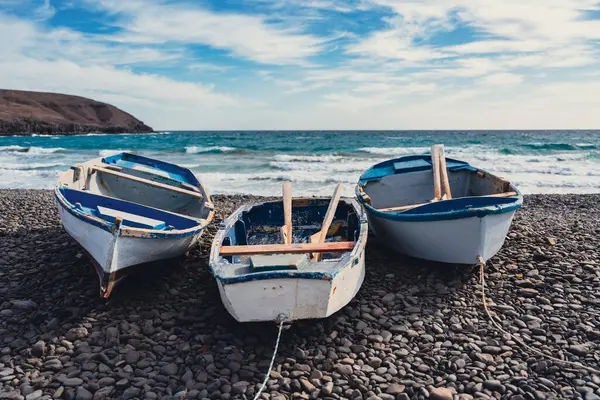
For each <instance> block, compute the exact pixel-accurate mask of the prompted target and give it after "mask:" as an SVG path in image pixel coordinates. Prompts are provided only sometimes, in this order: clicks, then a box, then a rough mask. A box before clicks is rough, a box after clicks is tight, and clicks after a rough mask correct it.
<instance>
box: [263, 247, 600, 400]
mask: <svg viewBox="0 0 600 400" xmlns="http://www.w3.org/2000/svg"><path fill="white" fill-rule="evenodd" d="M477 261H478V263H479V282H480V284H481V301H482V302H483V308H484V309H485V312H486V314H487V316H488V318H489V320H490V321H491V322H492V325H494V327H496V329H498V330H499V331H500V332H502V333H504V334H505V335H508V336H510V337H511V338H512V339H513V340H514V341H515V342H517V343H518V344H520V345H521V346H522V347H523V348H525V349H527V350H529V351H531V352H533V353H535V354H537V355H540V356H542V357H546V358H547V359H549V360H552V361H554V362H556V363H559V364H565V365H569V366H571V367H574V368H577V369H584V370H586V371H588V372H592V373H594V374H599V375H600V370H597V369H595V368H592V367H588V366H587V365H583V364H581V363H578V362H575V361H569V360H561V359H560V358H556V357H553V356H551V355H549V354H546V353H544V352H543V351H541V350H538V349H535V348H533V347H531V346H529V345H528V344H527V343H525V342H524V341H523V340H522V339H521V338H519V337H518V336H515V335H514V334H512V333H510V332H508V331H506V330H505V329H504V328H502V326H501V325H500V324H499V323H498V322H497V321H496V320H495V319H494V317H493V316H492V314H491V313H490V310H489V309H488V305H487V300H486V297H485V272H484V270H485V266H486V263H485V261H484V260H483V258H482V257H481V256H477ZM255 400H256V399H255Z"/></svg>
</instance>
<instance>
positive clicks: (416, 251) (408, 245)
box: [367, 211, 515, 264]
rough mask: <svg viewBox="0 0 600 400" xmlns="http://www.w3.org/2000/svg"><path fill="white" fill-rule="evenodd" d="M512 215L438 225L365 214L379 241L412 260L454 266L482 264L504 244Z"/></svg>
mask: <svg viewBox="0 0 600 400" xmlns="http://www.w3.org/2000/svg"><path fill="white" fill-rule="evenodd" d="M514 214H515V212H514V211H511V212H506V213H502V214H490V215H486V216H484V217H481V218H479V217H470V218H461V219H452V220H438V221H397V220H391V219H384V218H381V217H378V216H375V215H373V214H372V213H370V212H368V211H367V215H368V219H369V226H370V227H371V229H372V230H373V232H374V233H375V235H376V236H377V238H378V240H379V241H380V242H382V243H384V244H386V245H388V246H389V247H391V248H392V249H393V250H395V251H398V252H400V253H403V254H406V255H409V256H411V257H415V258H420V259H425V260H431V261H437V262H444V263H453V264H475V263H476V262H477V256H481V257H482V258H483V259H484V260H485V261H487V260H489V259H490V258H491V257H493V256H494V255H495V254H496V253H497V252H498V251H499V250H500V248H501V247H502V245H503V244H504V239H505V238H506V234H507V233H508V230H509V228H510V224H511V222H512V219H513V216H514Z"/></svg>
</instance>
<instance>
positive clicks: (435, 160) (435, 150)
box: [431, 144, 442, 201]
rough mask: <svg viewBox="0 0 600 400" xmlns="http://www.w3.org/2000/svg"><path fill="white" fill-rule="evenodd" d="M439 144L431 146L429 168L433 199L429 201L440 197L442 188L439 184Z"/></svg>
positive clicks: (437, 199)
mask: <svg viewBox="0 0 600 400" xmlns="http://www.w3.org/2000/svg"><path fill="white" fill-rule="evenodd" d="M440 146H441V145H439V144H434V145H433V146H431V170H432V172H433V199H431V201H439V200H441V199H442V188H441V185H440Z"/></svg>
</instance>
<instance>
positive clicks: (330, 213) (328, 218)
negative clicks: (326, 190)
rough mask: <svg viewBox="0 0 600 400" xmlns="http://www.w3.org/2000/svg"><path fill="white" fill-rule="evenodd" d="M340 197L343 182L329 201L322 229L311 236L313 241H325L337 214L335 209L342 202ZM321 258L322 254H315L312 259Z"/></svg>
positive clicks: (317, 259)
mask: <svg viewBox="0 0 600 400" xmlns="http://www.w3.org/2000/svg"><path fill="white" fill-rule="evenodd" d="M340 197H342V184H341V183H340V184H339V185H337V186H336V188H335V190H334V192H333V196H331V201H330V202H329V207H327V212H326V213H325V217H324V218H323V224H322V225H321V230H320V231H319V232H317V233H315V234H314V235H312V236H311V237H310V242H311V243H323V242H325V238H326V237H327V231H328V230H329V227H330V226H331V223H332V222H333V217H334V216H335V210H337V206H338V203H339V202H340ZM320 258H321V254H318V253H317V254H313V256H312V261H319V259H320Z"/></svg>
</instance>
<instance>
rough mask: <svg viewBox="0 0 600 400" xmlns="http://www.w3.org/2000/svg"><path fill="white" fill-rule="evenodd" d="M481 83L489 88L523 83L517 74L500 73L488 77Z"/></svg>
mask: <svg viewBox="0 0 600 400" xmlns="http://www.w3.org/2000/svg"><path fill="white" fill-rule="evenodd" d="M482 82H483V83H484V84H485V85H491V86H505V85H516V84H519V83H521V82H523V77H522V76H521V75H517V74H509V73H500V74H492V75H488V76H486V77H484V78H483V79H482Z"/></svg>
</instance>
